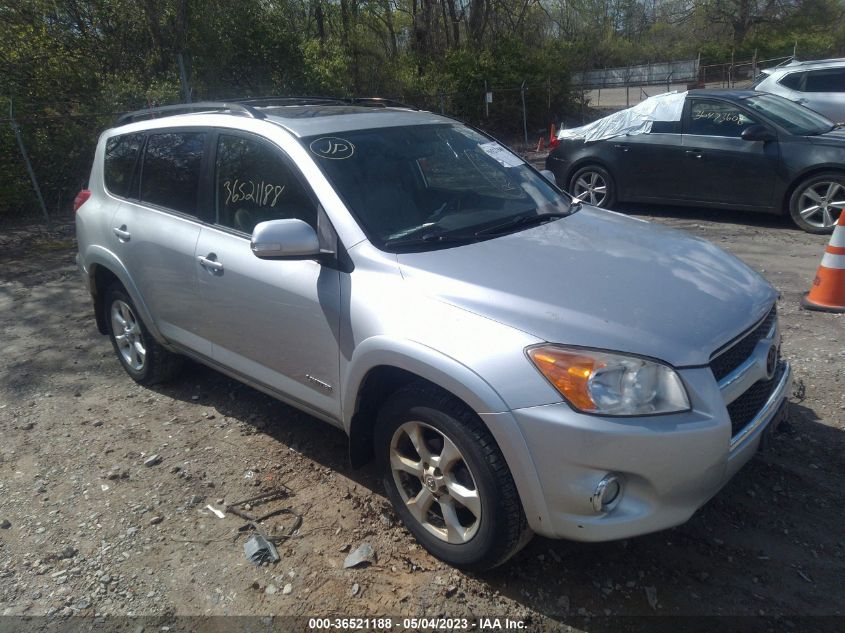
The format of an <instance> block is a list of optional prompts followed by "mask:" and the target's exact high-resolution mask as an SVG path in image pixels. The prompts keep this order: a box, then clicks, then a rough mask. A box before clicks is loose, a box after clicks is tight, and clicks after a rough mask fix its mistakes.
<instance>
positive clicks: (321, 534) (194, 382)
mask: <svg viewBox="0 0 845 633" xmlns="http://www.w3.org/2000/svg"><path fill="white" fill-rule="evenodd" d="M626 212H629V213H632V214H634V215H636V216H638V217H643V218H645V219H649V220H653V221H655V222H659V223H663V224H668V225H671V226H675V227H678V228H681V229H684V230H687V231H689V232H691V233H693V234H695V235H698V236H701V237H704V238H707V239H709V240H712V241H713V242H715V243H717V244H719V245H720V246H722V247H723V248H725V249H727V250H729V251H731V252H733V253H735V254H736V255H738V256H739V257H741V258H742V259H743V260H745V261H746V262H747V263H748V264H750V265H751V266H753V267H754V268H756V269H757V270H759V271H761V272H762V273H763V274H764V275H766V276H767V277H768V278H769V280H771V282H772V283H773V284H774V285H775V286H777V288H778V289H779V290H780V291H781V292H782V293H783V298H782V300H781V302H780V306H779V310H780V315H781V323H782V329H783V335H784V347H783V350H784V354H785V356H786V357H788V358H789V360H790V361H791V362H792V363H793V367H794V371H795V378H796V390H795V397H794V398H793V399H792V404H791V407H790V421H789V424H788V425H787V429H786V430H785V431H784V432H782V433H780V434H779V435H777V436H776V438H775V441H774V442H773V445H772V446H771V448H770V449H769V450H768V451H767V452H765V453H761V454H759V455H758V456H756V457H755V458H754V459H753V460H752V461H751V462H750V463H749V464H748V465H747V466H746V467H745V468H744V469H743V470H742V471H741V472H740V473H739V474H738V475H737V476H736V477H735V478H734V479H733V480H732V481H731V482H730V483H729V484H728V485H727V486H726V487H725V489H724V490H723V491H722V492H721V493H720V494H719V495H717V497H716V498H714V499H713V500H712V501H711V502H710V503H708V504H707V505H706V506H705V507H704V508H702V509H701V510H700V511H699V512H698V513H697V514H696V515H695V516H694V517H693V518H692V519H691V520H690V521H689V522H688V523H687V524H685V525H683V526H680V527H678V528H675V529H672V530H667V531H664V532H661V533H658V534H653V535H650V536H645V537H640V538H636V539H630V540H625V541H618V542H612V543H606V544H579V543H570V542H556V541H550V540H546V539H542V538H535V539H534V541H533V542H532V543H531V544H530V545H529V546H528V547H527V548H526V549H525V550H523V552H522V553H520V554H519V555H518V556H517V557H516V558H515V559H514V560H512V561H511V562H510V563H509V564H508V565H506V566H504V567H502V568H499V569H497V570H494V571H493V572H490V573H487V574H483V575H467V574H463V573H460V572H457V571H455V570H453V569H451V568H448V567H446V566H444V565H442V564H440V563H439V562H438V561H437V560H435V559H433V558H432V557H431V556H429V555H428V554H427V553H426V552H425V551H424V550H422V548H420V547H419V546H417V545H416V544H415V542H414V540H413V539H412V538H411V537H410V535H409V534H408V532H407V531H406V530H405V529H404V528H403V527H402V526H401V525H400V524H399V523H398V521H397V519H396V517H395V515H394V514H393V512H392V511H391V510H390V508H389V505H388V503H387V501H386V499H385V498H384V496H383V495H382V492H381V490H380V487H379V485H378V484H377V482H376V479H375V476H374V472H373V470H372V468H364V469H363V470H357V471H356V470H352V469H351V468H350V467H349V466H348V464H347V451H346V444H345V437H344V436H343V435H342V434H341V432H339V431H337V430H335V429H332V428H330V427H329V426H327V425H324V424H322V423H320V422H318V421H316V420H313V419H312V418H310V417H308V416H307V415H305V414H302V413H300V412H297V411H296V410H294V409H291V408H289V407H286V406H285V405H282V404H280V403H278V402H276V401H274V400H272V399H270V398H268V397H267V396H265V395H262V394H260V393H258V392H256V391H254V390H252V389H250V388H248V387H246V386H243V385H241V384H239V383H237V382H234V381H232V380H230V379H228V378H226V377H224V376H222V375H220V374H218V373H216V372H214V371H212V370H209V369H206V368H204V367H201V366H197V365H193V364H192V365H189V366H188V367H187V368H186V370H185V372H184V375H183V377H182V378H181V379H180V380H179V381H177V382H175V383H173V384H171V385H168V386H163V387H159V388H155V389H147V388H141V387H139V386H137V385H135V384H134V383H133V382H132V381H131V380H130V379H129V377H128V376H127V375H126V374H125V373H124V372H123V371H122V369H121V368H120V366H119V364H118V362H117V360H116V359H115V358H114V355H113V352H112V349H111V346H110V344H109V342H108V340H107V339H106V338H105V337H103V336H100V335H99V334H98V333H97V331H96V327H95V324H94V319H93V316H92V314H91V307H90V304H89V299H88V296H87V295H86V292H85V290H84V288H83V286H82V283H81V281H80V280H79V277H78V274H77V272H76V269H75V266H74V262H73V256H74V242H73V236H72V229H71V228H70V227H65V228H64V229H62V230H59V231H58V232H55V233H53V234H51V235H47V234H44V233H39V232H27V231H16V232H7V233H5V234H0V253H2V255H0V264H1V265H0V332H2V334H1V335H0V340H2V345H3V354H2V355H0V430H2V437H3V441H2V443H0V528H2V529H0V614H5V615H47V616H50V618H53V619H55V618H56V617H59V616H69V615H85V616H90V615H95V614H101V615H109V614H112V615H115V614H116V615H147V616H157V617H159V618H161V619H162V621H166V620H167V619H168V618H173V617H174V616H177V615H300V616H302V615H310V616H314V615H317V616H335V615H336V616H375V615H393V616H418V617H419V616H423V615H425V616H441V615H448V616H451V617H471V616H482V615H500V616H504V615H507V616H510V617H511V618H521V619H524V620H525V621H526V622H527V623H529V626H530V628H532V629H546V628H548V629H558V627H562V625H564V624H565V625H571V626H573V627H574V628H576V629H580V630H586V631H597V630H621V629H624V628H625V626H627V624H626V625H624V626H623V622H627V623H628V624H630V623H631V622H633V620H622V619H617V618H616V616H620V615H629V616H650V615H674V616H700V615H722V616H733V617H732V618H731V619H730V620H726V621H725V622H730V623H736V622H740V621H743V622H748V620H739V619H737V617H736V616H758V615H766V616H783V617H785V618H786V619H785V620H783V622H782V624H783V623H785V624H784V625H783V626H781V625H780V624H779V625H778V630H800V631H803V630H812V629H813V627H821V626H822V624H823V623H825V622H827V623H828V624H829V623H830V621H828V620H825V619H814V620H809V621H807V620H802V619H801V616H808V615H812V616H820V615H839V616H842V615H843V613H845V593H843V591H842V588H843V576H845V548H844V547H843V534H845V530H843V511H842V490H843V489H845V474H844V473H845V459H843V455H845V452H843V445H845V443H843V437H845V433H843V431H845V389H843V386H844V385H845V315H833V314H826V313H819V312H808V311H804V310H802V309H800V308H799V299H800V296H801V293H803V292H804V291H806V290H808V289H809V284H810V281H811V279H812V278H813V275H814V273H815V270H816V267H817V266H818V263H819V261H820V258H821V254H822V252H823V250H824V246H825V244H826V242H827V238H825V237H820V236H812V235H807V234H805V233H802V232H800V231H798V230H797V229H795V228H793V227H792V226H790V225H789V224H787V223H786V222H785V221H783V220H780V219H777V218H766V217H760V216H750V215H738V214H733V213H727V212H706V211H696V210H688V209H686V210H671V209H670V210H662V211H660V212H659V213H646V212H645V211H643V210H642V209H636V208H630V209H626ZM151 458H152V459H151ZM271 492H276V493H278V495H277V498H276V499H275V500H272V501H269V502H258V503H254V504H252V506H253V507H251V508H249V509H246V512H253V513H255V514H265V513H267V512H270V511H274V510H285V511H286V513H282V514H278V515H276V516H274V517H273V518H271V519H268V520H267V521H265V523H264V527H265V529H266V530H268V531H269V532H271V533H274V534H281V535H287V534H291V533H292V534H291V536H290V537H289V538H286V539H285V540H284V541H283V543H282V544H281V545H280V547H279V553H280V555H281V561H280V562H278V563H277V564H272V565H265V566H262V567H255V566H253V565H251V564H250V563H249V562H247V560H246V559H245V557H244V553H243V544H244V542H245V540H246V535H245V534H244V533H242V532H239V531H238V530H239V528H241V527H242V526H243V525H244V523H245V521H244V520H243V519H241V518H239V517H238V516H236V515H234V514H233V513H232V512H227V513H226V515H225V518H223V519H220V518H217V517H216V516H215V515H214V514H213V513H212V511H211V510H209V509H208V507H207V506H209V505H211V506H213V507H214V508H217V509H223V508H224V506H225V505H226V504H231V503H233V502H237V501H239V500H243V499H248V498H251V497H255V496H257V495H260V494H264V493H271ZM247 507H248V506H240V508H241V509H242V510H244V509H245V508H247ZM297 516H299V517H301V524H300V520H299V519H297ZM364 543H367V544H370V545H371V546H372V547H373V549H374V552H375V558H374V560H373V561H372V563H371V564H369V565H368V566H363V567H360V568H354V569H344V567H343V563H344V559H345V557H346V556H347V554H348V552H349V551H350V550H354V549H355V548H357V547H358V546H359V545H361V544H364ZM608 616H610V617H608ZM656 621H657V620H655V619H654V618H652V619H651V620H650V622H652V625H651V626H652V628H653V626H654V622H656ZM664 621H669V620H664ZM838 622H840V623H841V622H842V620H839V621H838ZM831 626H834V625H831ZM563 628H565V627H563ZM676 630H681V629H676ZM713 630H715V629H713ZM718 630H732V629H731V628H730V627H729V626H725V627H720V628H719V629H718Z"/></svg>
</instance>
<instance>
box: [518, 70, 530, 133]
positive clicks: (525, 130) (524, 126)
mask: <svg viewBox="0 0 845 633" xmlns="http://www.w3.org/2000/svg"><path fill="white" fill-rule="evenodd" d="M519 92H520V93H521V94H522V132H523V134H524V135H525V144H526V145H528V115H527V114H526V112H525V81H523V82H522V87H521V88H520V89H519Z"/></svg>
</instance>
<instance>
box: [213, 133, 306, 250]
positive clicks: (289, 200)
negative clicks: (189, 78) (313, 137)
mask: <svg viewBox="0 0 845 633" xmlns="http://www.w3.org/2000/svg"><path fill="white" fill-rule="evenodd" d="M214 191H215V200H216V202H215V204H216V209H217V224H219V225H220V226H225V227H227V228H230V229H235V230H237V231H241V232H242V233H248V234H251V233H252V230H253V229H254V228H255V225H256V224H258V223H259V222H266V221H267V220H283V219H288V218H291V219H299V220H304V221H305V222H308V223H309V224H310V225H311V226H313V227H315V228H316V227H317V208H316V206H315V205H314V203H313V201H312V200H311V198H310V197H309V196H308V194H307V193H306V191H305V189H304V188H303V187H302V185H301V184H300V182H299V180H298V179H297V178H296V176H295V175H294V172H293V170H292V168H291V166H290V164H289V163H288V161H287V160H286V159H285V158H284V157H283V156H282V154H281V153H280V151H279V150H277V149H274V148H273V147H271V146H270V145H267V144H265V143H262V142H261V141H258V140H253V139H249V138H244V137H241V136H229V135H225V134H221V135H220V137H219V139H218V141H217V165H216V166H215V170H214Z"/></svg>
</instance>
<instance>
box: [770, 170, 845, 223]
mask: <svg viewBox="0 0 845 633" xmlns="http://www.w3.org/2000/svg"><path fill="white" fill-rule="evenodd" d="M831 171H832V172H836V173H838V174H841V175H842V176H843V177H845V168H843V167H842V165H841V164H839V165H837V164H836V163H831V164H825V165H813V166H812V167H810V168H808V169H806V170H804V171H803V172H801V173H800V174H798V175H797V176H795V177H794V178H793V179H792V181H790V183H789V185H788V186H787V187H786V189H785V190H784V194H783V198H782V200H781V205H780V211H781V213H782V214H783V215H785V216H789V201H790V200H791V199H792V194H794V193H795V190H796V189H798V185H800V184H801V183H802V182H804V181H805V180H807V179H808V178H812V177H813V176H818V175H820V174H824V173H827V172H831Z"/></svg>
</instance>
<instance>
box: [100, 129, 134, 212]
mask: <svg viewBox="0 0 845 633" xmlns="http://www.w3.org/2000/svg"><path fill="white" fill-rule="evenodd" d="M143 142H144V136H143V135H142V134H124V135H123V136H113V137H111V138H110V139H109V140H108V141H106V156H105V161H104V164H103V179H104V180H105V183H106V189H108V190H109V192H110V193H113V194H114V195H116V196H126V197H131V196H129V187H130V183H131V182H132V174H133V173H134V171H135V163H136V161H137V160H138V153H139V152H140V151H141V145H142V144H143Z"/></svg>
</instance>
